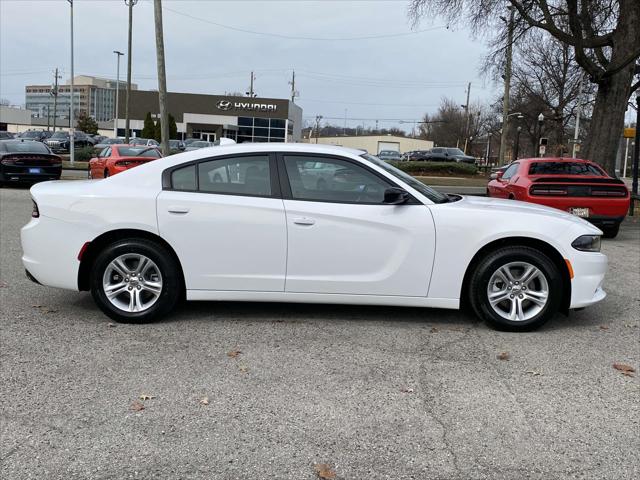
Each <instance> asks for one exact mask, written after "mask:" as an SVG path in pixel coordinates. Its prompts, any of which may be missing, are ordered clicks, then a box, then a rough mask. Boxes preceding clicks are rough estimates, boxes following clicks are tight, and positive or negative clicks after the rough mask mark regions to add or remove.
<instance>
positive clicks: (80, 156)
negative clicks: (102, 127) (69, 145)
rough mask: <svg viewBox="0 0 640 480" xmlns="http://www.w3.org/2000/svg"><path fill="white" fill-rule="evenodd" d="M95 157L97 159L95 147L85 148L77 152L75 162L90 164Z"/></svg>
mask: <svg viewBox="0 0 640 480" xmlns="http://www.w3.org/2000/svg"><path fill="white" fill-rule="evenodd" d="M93 157H95V153H94V151H93V147H84V148H78V149H76V150H75V155H74V160H75V161H76V162H88V161H89V160H91V159H92V158H93Z"/></svg>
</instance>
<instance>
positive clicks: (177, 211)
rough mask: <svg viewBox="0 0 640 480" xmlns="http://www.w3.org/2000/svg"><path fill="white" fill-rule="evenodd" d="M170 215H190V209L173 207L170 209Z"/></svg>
mask: <svg viewBox="0 0 640 480" xmlns="http://www.w3.org/2000/svg"><path fill="white" fill-rule="evenodd" d="M168 210H169V213H175V214H182V215H184V214H185V213H189V209H188V208H187V207H178V206H175V205H174V206H171V207H169V208H168Z"/></svg>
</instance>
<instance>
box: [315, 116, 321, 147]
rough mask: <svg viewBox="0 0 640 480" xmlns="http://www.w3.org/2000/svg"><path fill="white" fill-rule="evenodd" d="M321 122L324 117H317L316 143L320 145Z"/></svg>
mask: <svg viewBox="0 0 640 480" xmlns="http://www.w3.org/2000/svg"><path fill="white" fill-rule="evenodd" d="M320 120H322V115H316V143H318V137H319V136H320Z"/></svg>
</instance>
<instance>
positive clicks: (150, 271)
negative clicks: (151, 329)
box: [91, 238, 182, 323]
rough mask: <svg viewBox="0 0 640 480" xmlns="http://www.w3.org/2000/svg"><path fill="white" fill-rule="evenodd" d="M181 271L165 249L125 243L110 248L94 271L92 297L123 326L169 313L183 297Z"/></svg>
mask: <svg viewBox="0 0 640 480" xmlns="http://www.w3.org/2000/svg"><path fill="white" fill-rule="evenodd" d="M179 272H180V271H179V267H178V265H177V264H176V261H175V260H174V259H173V256H172V255H171V253H170V252H168V251H167V249H166V248H164V247H163V246H162V245H160V244H158V243H156V242H153V241H149V240H143V239H135V238H130V239H124V240H120V241H118V242H115V243H113V244H111V245H109V246H108V247H106V248H105V249H104V250H103V251H102V252H101V253H100V254H99V255H98V257H97V258H96V260H95V263H94V265H93V268H92V270H91V294H92V296H93V299H94V300H95V302H96V304H97V305H98V307H100V309H101V310H102V311H103V312H104V313H105V314H106V315H108V316H109V317H111V318H112V319H114V320H116V321H118V322H123V323H144V322H150V321H153V320H156V319H158V318H160V317H162V316H164V315H166V314H167V313H169V312H170V311H171V310H172V309H173V308H174V307H175V305H176V303H177V302H178V300H179V298H180V295H181V288H182V287H181V285H182V283H181V281H180V273H179Z"/></svg>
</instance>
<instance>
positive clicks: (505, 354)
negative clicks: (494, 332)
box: [498, 352, 510, 360]
mask: <svg viewBox="0 0 640 480" xmlns="http://www.w3.org/2000/svg"><path fill="white" fill-rule="evenodd" d="M509 358H510V355H509V352H500V353H499V354H498V360H509Z"/></svg>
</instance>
